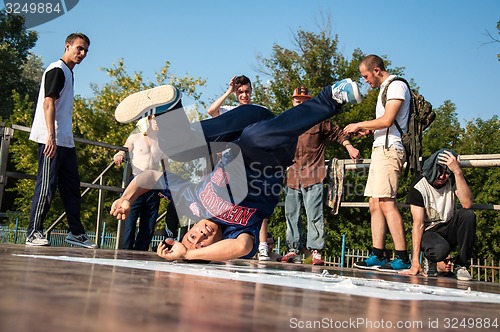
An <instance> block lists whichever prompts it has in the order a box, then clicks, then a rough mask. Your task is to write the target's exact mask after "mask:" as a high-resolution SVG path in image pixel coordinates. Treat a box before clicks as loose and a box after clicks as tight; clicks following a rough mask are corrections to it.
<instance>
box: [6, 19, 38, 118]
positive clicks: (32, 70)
mask: <svg viewBox="0 0 500 332" xmlns="http://www.w3.org/2000/svg"><path fill="white" fill-rule="evenodd" d="M24 22H25V18H24V17H23V16H21V15H13V14H7V13H6V12H5V10H0V77H1V78H2V79H1V80H0V105H1V107H0V118H1V119H3V120H4V121H5V120H7V119H8V118H9V115H10V114H11V112H12V109H13V107H14V99H13V96H12V93H13V91H16V92H17V93H19V94H20V95H21V96H24V95H25V94H27V95H28V96H30V98H31V99H33V98H34V97H35V96H36V93H37V90H38V85H39V80H40V76H41V71H40V67H41V66H39V64H40V61H39V59H37V58H36V57H35V56H33V55H32V54H30V52H29V50H30V49H31V48H33V47H34V46H35V44H36V41H37V40H38V34H37V33H36V32H35V31H27V30H26V28H25V25H24ZM39 75H40V76H39Z"/></svg>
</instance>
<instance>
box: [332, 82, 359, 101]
mask: <svg viewBox="0 0 500 332" xmlns="http://www.w3.org/2000/svg"><path fill="white" fill-rule="evenodd" d="M332 98H333V100H334V101H336V102H337V103H339V104H341V105H344V104H347V103H349V104H359V103H360V102H361V101H362V100H363V97H361V93H360V92H359V88H358V84H357V83H356V82H353V81H352V80H351V79H350V78H345V79H343V80H341V81H338V82H337V83H335V84H333V85H332Z"/></svg>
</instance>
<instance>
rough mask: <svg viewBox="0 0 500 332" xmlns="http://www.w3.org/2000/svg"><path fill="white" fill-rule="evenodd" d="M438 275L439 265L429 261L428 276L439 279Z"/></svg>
mask: <svg viewBox="0 0 500 332" xmlns="http://www.w3.org/2000/svg"><path fill="white" fill-rule="evenodd" d="M437 274H438V271H437V263H436V262H431V261H430V260H427V276H428V277H437Z"/></svg>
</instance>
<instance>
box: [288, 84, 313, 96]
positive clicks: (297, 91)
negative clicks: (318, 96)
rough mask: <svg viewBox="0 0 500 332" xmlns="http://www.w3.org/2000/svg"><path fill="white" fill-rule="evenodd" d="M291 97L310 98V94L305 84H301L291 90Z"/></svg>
mask: <svg viewBox="0 0 500 332" xmlns="http://www.w3.org/2000/svg"><path fill="white" fill-rule="evenodd" d="M293 97H307V98H312V97H311V95H310V94H309V89H308V88H306V87H305V86H301V87H299V88H297V89H295V90H293V96H292V98H293Z"/></svg>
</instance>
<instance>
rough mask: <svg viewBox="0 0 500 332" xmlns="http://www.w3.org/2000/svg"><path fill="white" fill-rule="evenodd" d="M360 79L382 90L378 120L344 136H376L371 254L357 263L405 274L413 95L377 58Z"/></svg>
mask: <svg viewBox="0 0 500 332" xmlns="http://www.w3.org/2000/svg"><path fill="white" fill-rule="evenodd" d="M359 71H360V73H361V76H363V78H364V79H365V81H366V83H368V84H370V86H371V87H372V88H378V87H380V92H379V95H378V99H377V106H376V118H375V119H374V120H370V121H363V122H358V123H351V124H349V125H347V126H346V127H345V128H344V132H346V133H347V134H354V135H366V134H369V133H372V132H373V133H374V142H373V149H372V155H371V160H372V161H371V164H370V170H369V173H368V180H367V184H366V188H365V196H368V197H370V199H369V204H370V214H371V231H372V245H373V248H372V252H371V255H370V257H369V258H368V259H366V260H364V261H361V262H356V263H355V264H354V266H356V267H358V268H361V269H384V270H403V269H409V268H410V261H409V259H408V252H407V251H406V240H405V233H404V227H403V219H402V217H401V214H400V213H399V210H398V208H397V205H396V194H397V192H398V185H399V177H400V175H401V171H402V168H403V164H404V162H405V160H406V153H405V149H404V147H403V144H402V142H401V134H400V133H399V131H398V129H397V128H396V126H395V124H394V122H395V121H397V122H398V124H399V125H400V127H401V129H402V131H403V132H404V133H405V132H407V124H408V116H409V113H410V101H411V95H410V91H409V89H408V86H407V85H406V84H405V83H404V82H402V81H394V82H392V83H391V84H390V85H388V83H389V82H390V81H391V80H392V79H393V78H394V77H395V76H394V75H390V74H389V73H388V72H387V70H386V69H385V65H384V61H383V60H382V58H380V57H379V56H377V55H373V54H372V55H368V56H366V57H365V58H364V59H363V60H362V61H361V63H360V65H359ZM387 85H388V87H387V102H386V104H385V106H384V105H383V103H382V100H381V95H382V92H383V91H384V89H385V88H386V86H387ZM387 228H388V229H389V231H390V233H391V236H392V239H393V241H394V247H395V249H396V250H395V259H393V260H391V261H390V262H388V259H387V257H386V255H385V238H386V233H387Z"/></svg>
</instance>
